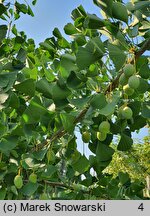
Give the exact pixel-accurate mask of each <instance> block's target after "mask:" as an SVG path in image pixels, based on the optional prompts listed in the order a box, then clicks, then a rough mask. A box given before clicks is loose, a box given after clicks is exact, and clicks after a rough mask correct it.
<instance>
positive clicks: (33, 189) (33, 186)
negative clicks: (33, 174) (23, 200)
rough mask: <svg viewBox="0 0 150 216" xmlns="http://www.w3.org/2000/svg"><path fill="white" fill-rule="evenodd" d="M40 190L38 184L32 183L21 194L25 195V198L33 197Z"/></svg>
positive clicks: (25, 186) (24, 187)
mask: <svg viewBox="0 0 150 216" xmlns="http://www.w3.org/2000/svg"><path fill="white" fill-rule="evenodd" d="M37 188H38V184H37V183H36V184H35V183H32V182H28V183H27V184H26V185H24V186H23V188H22V189H21V192H22V193H23V194H24V195H25V196H29V197H30V196H31V195H33V194H34V193H35V192H36V191H37Z"/></svg>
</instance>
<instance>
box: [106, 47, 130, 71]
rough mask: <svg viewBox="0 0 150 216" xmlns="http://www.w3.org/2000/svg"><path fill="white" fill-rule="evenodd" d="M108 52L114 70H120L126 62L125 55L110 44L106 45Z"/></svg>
mask: <svg viewBox="0 0 150 216" xmlns="http://www.w3.org/2000/svg"><path fill="white" fill-rule="evenodd" d="M108 51H109V55H110V58H111V59H112V61H113V63H114V65H115V68H116V70H117V71H118V70H120V69H121V67H122V66H123V65H124V63H125V61H126V58H127V56H126V54H125V53H124V52H123V51H122V50H121V49H119V48H118V46H116V45H113V44H110V43H109V44H108Z"/></svg>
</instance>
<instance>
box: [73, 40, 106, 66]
mask: <svg viewBox="0 0 150 216" xmlns="http://www.w3.org/2000/svg"><path fill="white" fill-rule="evenodd" d="M104 52H105V49H104V45H103V43H102V41H101V40H100V39H99V38H98V37H96V38H93V39H91V40H90V41H89V42H88V43H87V45H86V47H79V49H78V52H77V65H78V67H79V69H85V68H86V67H88V66H90V65H91V64H93V63H95V62H96V61H98V60H99V59H100V58H101V57H102V56H103V54H104Z"/></svg>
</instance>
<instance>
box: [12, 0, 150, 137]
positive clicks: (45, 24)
mask: <svg viewBox="0 0 150 216" xmlns="http://www.w3.org/2000/svg"><path fill="white" fill-rule="evenodd" d="M22 1H24V0H22ZM27 1H28V3H31V2H32V1H31V0H27ZM20 2H21V1H20ZM30 5H31V6H32V4H30ZM79 5H82V6H83V7H84V9H85V10H86V11H87V12H89V13H91V14H97V15H98V16H100V9H99V7H97V6H96V5H94V4H93V0H37V4H36V6H32V9H33V12H34V14H35V16H34V17H31V16H28V15H23V14H22V16H21V18H20V19H19V20H18V21H17V22H16V26H17V29H18V30H19V31H25V32H26V34H27V36H28V38H33V39H34V40H35V42H36V44H37V45H38V43H40V42H42V41H44V40H45V39H46V38H48V37H51V36H52V31H53V29H54V28H55V27H57V28H59V30H60V31H61V33H62V34H63V33H64V32H63V27H64V26H65V25H66V24H67V23H68V22H73V21H72V19H71V12H72V10H73V9H75V8H76V7H78V6H79ZM146 135H148V130H147V129H145V128H144V129H142V130H141V131H140V132H139V133H133V135H132V137H133V138H135V139H137V138H139V139H142V137H143V136H146Z"/></svg>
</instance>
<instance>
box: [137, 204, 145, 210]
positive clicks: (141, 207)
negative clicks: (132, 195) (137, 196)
mask: <svg viewBox="0 0 150 216" xmlns="http://www.w3.org/2000/svg"><path fill="white" fill-rule="evenodd" d="M138 209H139V210H141V211H143V210H144V206H143V203H141V204H140V205H139V207H138Z"/></svg>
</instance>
